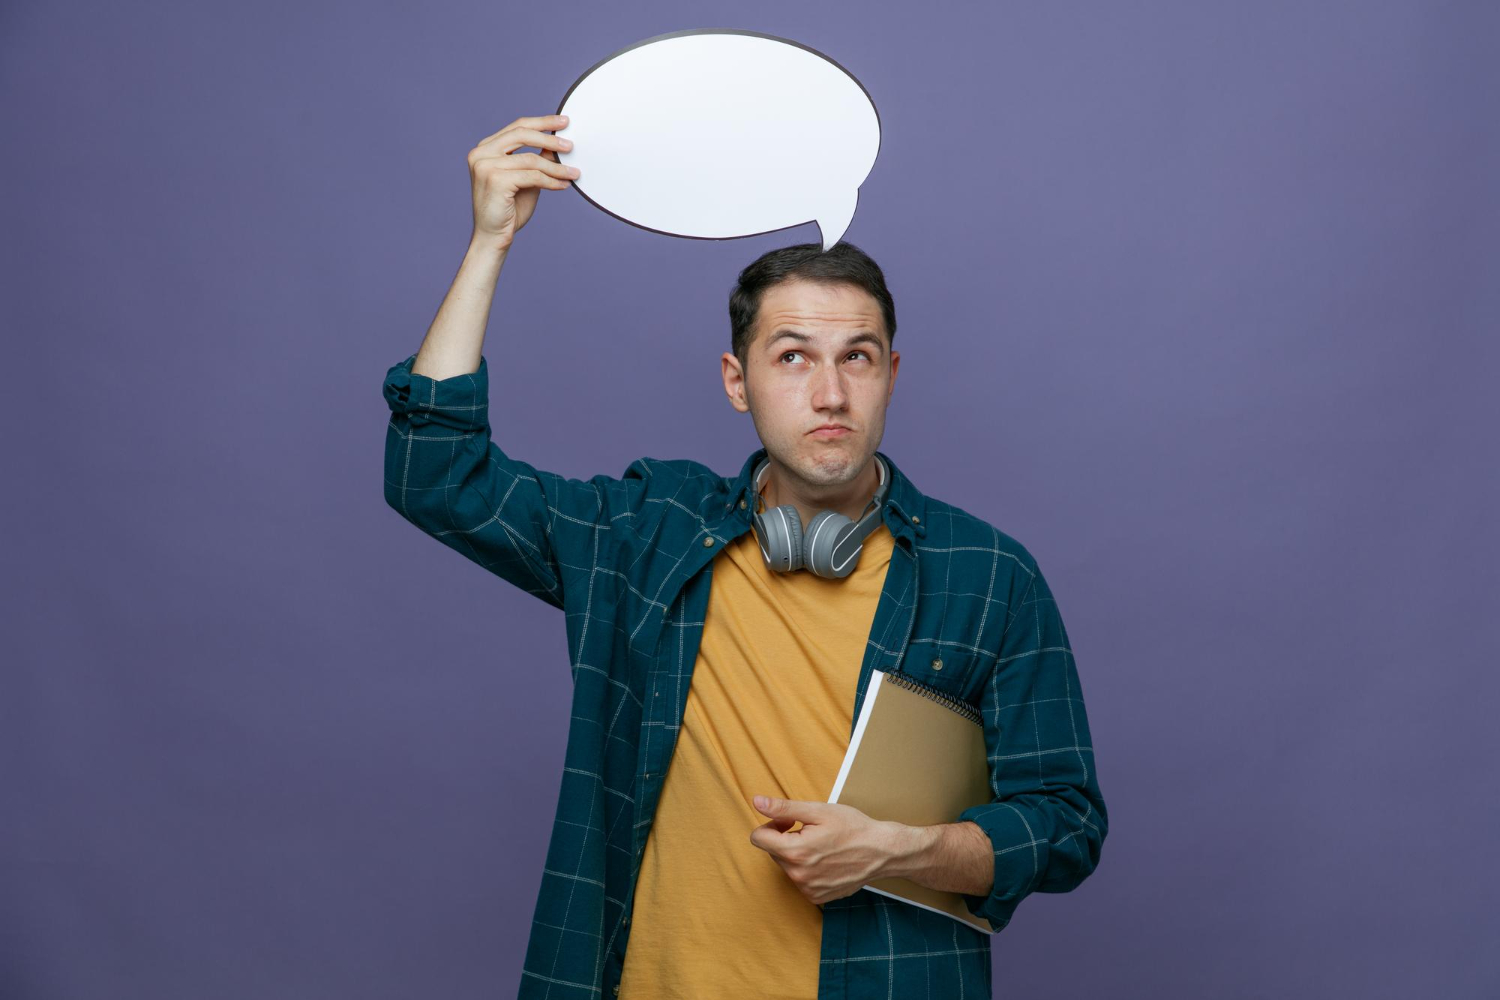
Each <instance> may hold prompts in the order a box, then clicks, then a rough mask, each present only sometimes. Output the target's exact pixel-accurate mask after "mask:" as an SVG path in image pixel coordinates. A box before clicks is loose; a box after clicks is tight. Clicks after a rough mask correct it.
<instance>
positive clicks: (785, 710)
mask: <svg viewBox="0 0 1500 1000" xmlns="http://www.w3.org/2000/svg"><path fill="white" fill-rule="evenodd" d="M893 545H894V539H892V537H891V534H890V531H889V530H888V529H887V528H886V526H885V525H884V524H879V525H877V527H876V529H875V530H874V531H872V532H871V533H870V534H869V536H867V537H866V538H865V542H864V549H863V551H861V552H860V555H859V562H858V564H857V565H856V567H855V569H854V571H853V572H852V573H850V574H849V576H847V577H845V578H843V579H842V580H827V579H824V578H822V577H819V576H816V575H814V574H813V573H811V572H808V571H799V572H796V573H775V572H772V571H771V570H770V569H768V568H767V567H766V564H765V561H764V560H763V559H762V557H761V554H760V547H759V545H758V543H757V541H756V538H755V532H754V531H753V530H752V531H747V532H745V534H743V535H742V536H740V537H739V538H738V539H736V540H735V541H734V542H732V543H730V544H729V545H727V546H725V548H724V551H723V552H721V553H719V554H718V555H717V556H715V557H714V564H713V569H712V573H713V586H712V588H711V589H710V592H709V605H708V612H707V614H706V616H705V618H704V625H703V637H702V641H701V645H700V647H699V650H698V657H697V661H696V662H695V664H694V666H693V676H692V682H691V684H690V686H689V689H688V697H687V706H686V709H685V711H684V715H683V719H682V728H681V731H680V733H679V735H678V738H677V743H676V746H675V748H674V750H673V752H672V760H671V763H670V765H669V766H668V771H667V776H666V778H665V780H664V783H663V785H662V791H661V798H660V800H659V802H658V804H657V809H656V815H655V817H654V819H653V821H652V825H651V830H650V833H649V835H648V836H647V839H646V847H645V853H644V855H643V856H642V859H641V869H640V873H639V876H638V882H637V885H636V890H635V902H634V904H633V908H632V911H631V918H630V919H631V929H630V937H629V941H628V944H627V946H626V950H625V965H624V968H623V970H622V972H621V982H620V994H619V995H620V997H621V1000H672V998H682V1000H714V998H718V997H734V998H736V1000H753V998H756V997H767V998H770V997H774V998H776V1000H801V998H807V1000H815V998H816V997H817V993H818V963H819V958H820V956H821V944H822V932H823V911H822V910H821V909H819V908H818V907H817V906H816V905H814V904H813V903H811V902H809V901H808V900H807V899H806V898H805V897H804V896H803V895H802V894H801V893H800V892H799V891H798V890H797V887H796V886H794V885H793V884H792V882H791V880H790V879H788V878H787V877H786V873H785V872H784V871H783V870H782V869H781V866H780V865H779V864H777V863H776V860H775V858H773V857H772V856H771V855H770V854H768V853H766V852H765V851H763V850H761V849H760V848H759V847H756V846H755V845H754V844H752V843H750V831H751V830H753V829H755V828H756V827H757V826H760V825H761V824H762V823H765V822H767V819H768V817H766V816H764V815H762V814H761V813H760V812H759V811H757V810H756V808H755V804H754V801H753V799H754V796H756V795H774V796H778V797H781V798H786V799H800V800H808V801H813V802H826V801H828V795H829V793H830V792H831V791H833V782H834V779H836V778H837V777H838V772H839V766H840V765H841V764H842V763H843V760H844V752H845V751H846V750H847V749H848V746H849V729H850V725H851V723H852V720H853V712H854V696H855V691H856V688H857V685H858V680H859V668H860V664H861V662H862V661H863V659H864V655H865V644H866V642H867V640H868V639H869V635H870V628H871V626H872V625H873V623H874V620H875V608H876V604H877V603H878V601H879V599H880V592H881V589H882V588H883V586H884V584H885V576H886V570H887V568H888V567H889V566H890V561H891V551H892V548H893ZM798 828H799V827H793V829H798Z"/></svg>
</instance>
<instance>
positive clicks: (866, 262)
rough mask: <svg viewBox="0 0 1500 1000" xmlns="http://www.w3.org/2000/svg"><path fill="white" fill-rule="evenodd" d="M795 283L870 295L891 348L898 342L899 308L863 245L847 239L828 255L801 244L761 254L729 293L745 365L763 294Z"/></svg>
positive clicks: (733, 330) (733, 337) (817, 246)
mask: <svg viewBox="0 0 1500 1000" xmlns="http://www.w3.org/2000/svg"><path fill="white" fill-rule="evenodd" d="M793 279H800V280H802V281H814V282H820V283H825V284H845V285H854V286H855V287H856V288H862V289H864V290H865V291H866V292H869V293H870V296H871V297H872V298H874V299H875V301H876V302H878V303H880V312H881V315H882V316H883V317H884V318H885V333H886V344H887V346H889V345H890V344H891V343H892V342H894V341H895V339H896V304H895V302H893V301H892V300H891V293H890V291H889V289H887V288H886V287H885V274H884V273H883V272H882V271H881V270H880V265H879V264H877V263H875V261H874V260H872V259H871V258H870V255H869V254H867V253H865V252H864V251H863V250H861V249H860V248H859V247H857V246H855V245H854V244H853V243H847V242H845V241H843V240H839V241H838V242H837V243H835V244H834V245H833V246H831V247H829V248H828V249H827V250H826V251H825V250H824V249H823V244H821V243H798V244H796V245H794V246H789V247H780V248H779V249H776V250H771V251H768V252H766V253H763V254H761V255H760V256H759V257H757V258H756V259H755V260H754V261H752V262H751V263H750V264H749V265H748V266H746V268H745V269H744V270H743V271H741V272H740V276H739V280H738V281H737V282H736V283H735V286H734V288H732V289H731V290H730V292H729V330H730V347H731V349H732V350H733V351H734V356H735V357H737V358H739V359H740V364H741V365H745V364H747V363H748V353H749V351H750V341H751V338H752V336H753V332H752V331H753V330H754V328H755V316H756V313H757V312H758V311H759V309H760V300H761V296H762V295H763V294H764V293H765V290H766V289H767V288H770V287H771V286H772V285H777V284H780V283H781V282H783V281H791V280H793Z"/></svg>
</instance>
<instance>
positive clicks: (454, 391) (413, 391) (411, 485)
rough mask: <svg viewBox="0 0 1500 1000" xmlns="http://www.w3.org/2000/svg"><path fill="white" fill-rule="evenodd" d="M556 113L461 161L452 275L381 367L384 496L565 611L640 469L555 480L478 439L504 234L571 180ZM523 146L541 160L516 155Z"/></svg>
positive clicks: (522, 122)
mask: <svg viewBox="0 0 1500 1000" xmlns="http://www.w3.org/2000/svg"><path fill="white" fill-rule="evenodd" d="M565 124H566V122H565V120H563V119H561V118H560V117H559V116H545V117H538V118H518V119H517V120H516V121H514V122H512V123H511V124H510V125H508V126H506V127H505V128H504V129H501V130H500V131H498V132H496V133H495V134H494V135H491V136H488V137H486V138H485V139H483V140H481V141H480V143H479V144H478V145H477V146H475V147H474V149H473V150H471V151H470V152H469V156H468V162H469V175H470V181H471V186H472V189H473V195H474V231H473V234H472V236H471V238H470V243H469V249H468V252H467V253H466V254H465V255H464V259H463V264H462V265H461V266H460V268H459V271H458V276H457V277H456V278H455V279H454V281H453V285H452V287H451V288H450V289H449V290H448V294H447V296H446V297H445V298H444V299H443V303H442V306H441V307H440V308H439V310H438V314H437V316H436V318H435V319H434V320H433V322H432V326H431V327H430V328H429V329H428V331H427V336H426V338H425V339H424V340H423V342H422V346H421V349H420V350H419V351H418V352H417V353H416V354H414V355H412V356H411V357H408V358H407V359H406V360H404V361H402V362H400V363H398V364H396V365H393V366H392V367H391V368H390V369H389V370H388V371H387V372H386V378H385V385H384V390H383V391H384V396H385V400H386V403H387V404H388V406H389V407H390V411H391V417H390V422H389V423H388V425H387V427H386V445H385V499H386V502H387V503H388V504H390V506H391V507H393V508H394V509H395V510H396V511H398V512H399V513H400V514H401V516H402V517H404V518H406V519H407V520H408V521H410V522H412V523H413V524H415V525H416V526H417V527H419V528H421V529H422V530H423V531H425V532H427V533H428V534H430V535H432V536H433V537H434V538H436V539H438V541H440V542H442V543H443V544H444V545H447V546H448V547H449V548H452V549H454V550H456V551H458V552H459V553H461V554H462V555H464V556H465V557H467V558H469V559H471V560H473V561H474V562H476V563H478V564H479V565H481V566H483V567H484V568H485V569H487V570H490V571H491V572H493V573H495V574H496V575H498V576H500V577H502V578H504V579H505V580H508V581H509V582H511V583H513V584H515V585H516V586H518V587H520V588H522V589H523V590H526V591H527V592H528V593H532V594H535V595H536V596H537V597H539V598H541V599H542V600H544V601H546V602H547V603H548V604H551V605H553V606H554V607H559V608H561V607H563V606H564V596H565V592H566V590H567V587H568V581H569V579H570V577H572V576H574V575H575V574H582V576H581V578H582V579H585V580H586V579H587V574H588V573H589V572H590V569H591V567H590V560H592V559H594V558H596V557H597V556H596V554H597V553H598V552H599V551H601V546H599V545H597V544H596V543H597V541H598V539H597V538H596V535H597V534H598V533H599V532H601V531H609V530H611V529H612V526H613V525H614V523H615V519H616V518H618V517H622V516H627V515H633V514H634V513H635V512H636V510H637V509H638V507H639V498H640V495H641V493H642V490H641V486H642V482H643V475H644V473H643V471H642V470H641V468H640V467H639V466H638V465H632V466H631V468H630V469H629V470H627V472H626V476H625V478H624V479H612V478H610V477H607V476H595V477H593V478H592V479H590V480H587V481H585V480H580V479H567V478H564V477H562V476H559V475H556V474H554V473H550V472H546V471H543V470H540V469H537V468H536V467H534V466H532V465H529V464H527V463H526V462H522V461H520V460H518V459H515V458H512V457H511V456H509V455H508V454H506V453H505V452H504V451H502V450H501V449H500V447H499V446H498V445H496V444H495V443H494V442H493V441H491V440H490V421H489V371H488V367H487V365H486V364H485V358H484V355H483V348H484V336H485V327H486V325H487V323H488V321H489V313H490V306H491V303H492V300H493V298H494V293H495V285H496V282H497V280H498V279H499V276H500V270H501V268H502V266H503V264H504V261H505V258H506V255H507V254H508V253H509V252H510V248H511V245H512V243H513V241H514V239H515V234H516V231H517V230H519V229H520V228H521V227H522V226H523V225H525V224H526V222H527V220H529V219H530V218H531V216H532V213H533V211H534V210H535V207H536V201H537V196H538V194H539V192H540V190H541V189H542V188H544V187H545V188H550V189H554V190H555V189H560V188H565V187H567V186H568V183H569V180H568V178H572V177H576V176H578V172H577V171H576V170H574V169H573V168H571V167H564V166H563V165H562V164H560V163H558V162H557V159H556V153H555V152H553V151H554V150H559V149H566V148H569V145H570V144H569V143H568V141H567V140H566V139H563V138H562V137H560V136H556V135H550V134H548V133H546V132H544V131H542V129H560V128H562V127H564V125H565ZM525 145H532V146H536V147H538V148H541V149H543V150H545V151H546V153H545V155H543V154H537V153H517V152H514V151H515V150H516V149H518V148H520V147H521V146H525Z"/></svg>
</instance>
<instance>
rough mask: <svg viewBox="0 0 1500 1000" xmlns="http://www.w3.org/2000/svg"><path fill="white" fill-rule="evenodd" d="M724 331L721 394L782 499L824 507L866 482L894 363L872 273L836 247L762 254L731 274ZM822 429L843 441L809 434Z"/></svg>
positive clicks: (865, 262)
mask: <svg viewBox="0 0 1500 1000" xmlns="http://www.w3.org/2000/svg"><path fill="white" fill-rule="evenodd" d="M729 321H730V328H731V335H732V341H731V346H732V348H733V350H732V352H730V353H726V354H725V355H724V356H723V358H722V361H721V367H722V369H723V376H724V391H725V392H726V393H727V394H728V396H729V400H730V403H731V404H732V405H733V406H734V408H735V409H737V410H739V411H740V412H741V413H749V414H750V418H751V420H752V421H753V422H754V424H755V430H756V433H757V434H759V435H760V440H761V443H762V444H763V445H764V446H765V448H766V451H767V452H768V453H769V455H770V457H771V459H772V462H773V466H779V467H780V468H781V469H784V470H786V473H787V474H789V475H790V479H791V482H790V483H789V484H788V485H789V486H791V488H792V492H793V493H795V494H800V495H808V496H820V495H821V496H834V495H838V494H840V493H842V492H844V491H845V490H846V489H847V488H848V487H849V486H850V484H853V483H855V482H856V480H868V481H869V482H873V481H874V478H873V477H874V475H875V471H874V468H873V466H870V464H869V463H870V458H871V456H873V455H874V453H875V450H876V449H877V448H878V447H879V446H880V441H881V438H882V437H883V436H884V434H885V411H886V406H887V404H888V403H889V402H890V396H891V392H892V390H893V389H894V388H895V383H896V370H897V368H898V366H899V365H900V361H901V355H900V354H899V353H897V352H895V351H892V350H891V342H892V341H893V340H894V339H895V335H896V308H895V305H894V303H893V302H892V300H891V294H890V292H889V291H888V290H887V289H886V286H885V276H884V274H882V273H881V270H880V267H879V265H877V264H876V263H875V262H874V261H873V260H871V259H870V258H869V256H868V255H866V254H865V253H864V251H862V250H860V249H859V248H858V247H856V246H854V245H853V244H850V243H845V242H842V241H841V242H839V243H837V244H835V245H834V246H833V247H832V248H831V249H829V250H828V251H826V252H825V251H823V250H822V247H821V245H820V244H817V243H805V244H800V245H797V246H789V247H782V248H781V249H778V250H772V251H771V252H769V253H767V254H765V255H763V256H761V257H760V258H758V259H757V260H755V261H754V262H753V263H751V264H750V265H749V266H748V267H746V268H745V269H744V270H743V271H741V272H740V276H739V281H738V283H737V284H736V285H735V287H734V289H733V290H732V291H731V293H730V296H729ZM825 424H837V425H839V426H841V427H844V428H847V430H846V431H845V432H844V433H841V434H835V435H824V434H816V433H814V432H815V430H816V429H817V428H819V427H821V426H822V425H825ZM866 499H868V498H866Z"/></svg>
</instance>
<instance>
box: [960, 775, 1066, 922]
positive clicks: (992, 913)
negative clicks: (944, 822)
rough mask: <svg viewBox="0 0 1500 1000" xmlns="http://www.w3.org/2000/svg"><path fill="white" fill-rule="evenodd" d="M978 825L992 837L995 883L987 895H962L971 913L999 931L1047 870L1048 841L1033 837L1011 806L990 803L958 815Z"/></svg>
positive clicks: (1023, 820)
mask: <svg viewBox="0 0 1500 1000" xmlns="http://www.w3.org/2000/svg"><path fill="white" fill-rule="evenodd" d="M965 820H969V821H971V822H974V823H977V824H979V828H980V829H981V830H983V831H984V832H985V833H986V834H987V835H988V836H989V838H990V844H991V850H992V851H993V857H994V864H995V873H994V874H995V881H994V884H993V885H991V886H990V891H989V894H988V895H985V896H976V895H970V894H969V893H961V894H960V895H962V896H963V899H964V903H965V904H966V905H967V906H968V907H969V912H970V913H973V914H974V915H976V916H980V917H983V918H985V919H986V920H988V921H989V922H990V927H991V928H992V930H995V931H998V930H1000V929H1001V928H1003V927H1004V926H1005V925H1006V924H1008V923H1009V922H1010V918H1011V915H1012V914H1014V913H1015V911H1016V907H1017V906H1020V905H1021V900H1022V899H1024V898H1025V897H1026V895H1027V893H1029V892H1030V891H1031V889H1032V887H1033V886H1034V885H1035V884H1036V883H1037V882H1039V881H1040V880H1041V873H1042V872H1044V871H1046V870H1047V853H1048V847H1049V846H1050V845H1049V844H1048V843H1047V841H1046V840H1044V839H1042V838H1040V837H1036V836H1033V834H1032V832H1031V830H1030V829H1029V828H1028V827H1027V825H1026V820H1025V818H1024V817H1022V815H1021V814H1020V813H1019V812H1017V811H1016V810H1015V809H1014V808H1012V807H1011V806H1008V805H1005V804H1004V803H999V802H988V803H983V804H981V805H977V806H971V807H969V808H968V809H965V810H964V811H963V812H961V813H959V814H958V819H957V820H956V822H959V823H962V822H964V821H965Z"/></svg>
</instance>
